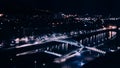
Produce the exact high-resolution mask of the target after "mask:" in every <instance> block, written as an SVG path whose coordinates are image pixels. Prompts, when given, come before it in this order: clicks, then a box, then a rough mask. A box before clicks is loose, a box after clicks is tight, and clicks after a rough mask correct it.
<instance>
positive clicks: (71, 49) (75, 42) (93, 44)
mask: <svg viewBox="0 0 120 68" xmlns="http://www.w3.org/2000/svg"><path fill="white" fill-rule="evenodd" d="M117 31H118V30H116V29H110V28H103V29H99V30H95V31H89V32H86V33H85V34H81V33H78V34H72V35H71V34H69V35H61V36H55V37H48V38H45V40H43V41H35V42H34V43H31V44H30V43H29V44H23V45H19V46H16V47H11V48H5V49H3V51H2V50H1V53H2V52H4V51H5V52H6V54H9V59H10V62H11V61H15V60H17V59H16V58H17V57H22V56H27V55H33V54H37V53H38V54H39V53H45V54H48V55H53V56H55V58H54V59H53V60H52V62H53V63H65V62H66V61H67V60H69V59H71V58H74V57H77V56H79V57H83V56H85V57H88V55H87V56H86V53H87V54H89V56H92V57H99V56H101V55H105V54H106V53H107V52H114V51H116V50H114V49H110V48H107V47H105V48H106V50H105V49H104V48H103V47H104V42H106V41H109V40H112V39H114V38H116V36H117ZM81 35H82V37H81ZM101 47H102V48H101ZM117 48H118V49H119V47H117ZM2 54H3V53H2ZM94 54H96V55H94ZM3 55H4V54H3ZM14 57H15V58H14ZM81 61H82V64H84V63H86V62H83V61H84V59H83V58H82V59H81ZM12 63H13V62H12ZM34 64H37V61H36V60H34ZM19 65H21V64H19ZM19 65H18V66H19ZM43 65H45V64H43Z"/></svg>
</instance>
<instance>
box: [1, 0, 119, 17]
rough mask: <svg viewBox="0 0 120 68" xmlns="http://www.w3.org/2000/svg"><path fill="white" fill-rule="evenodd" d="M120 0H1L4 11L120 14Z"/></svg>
mask: <svg viewBox="0 0 120 68" xmlns="http://www.w3.org/2000/svg"><path fill="white" fill-rule="evenodd" d="M119 3H120V2H119V0H51V1H49V0H1V1H0V8H1V9H0V10H1V11H3V12H16V13H21V12H28V13H29V12H32V11H31V10H32V9H35V8H38V9H46V10H47V9H48V10H52V11H64V12H76V13H80V14H85V13H89V14H103V15H104V14H107V15H109V14H111V15H115V16H120V13H119V12H120V7H119V6H120V4H119Z"/></svg>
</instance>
